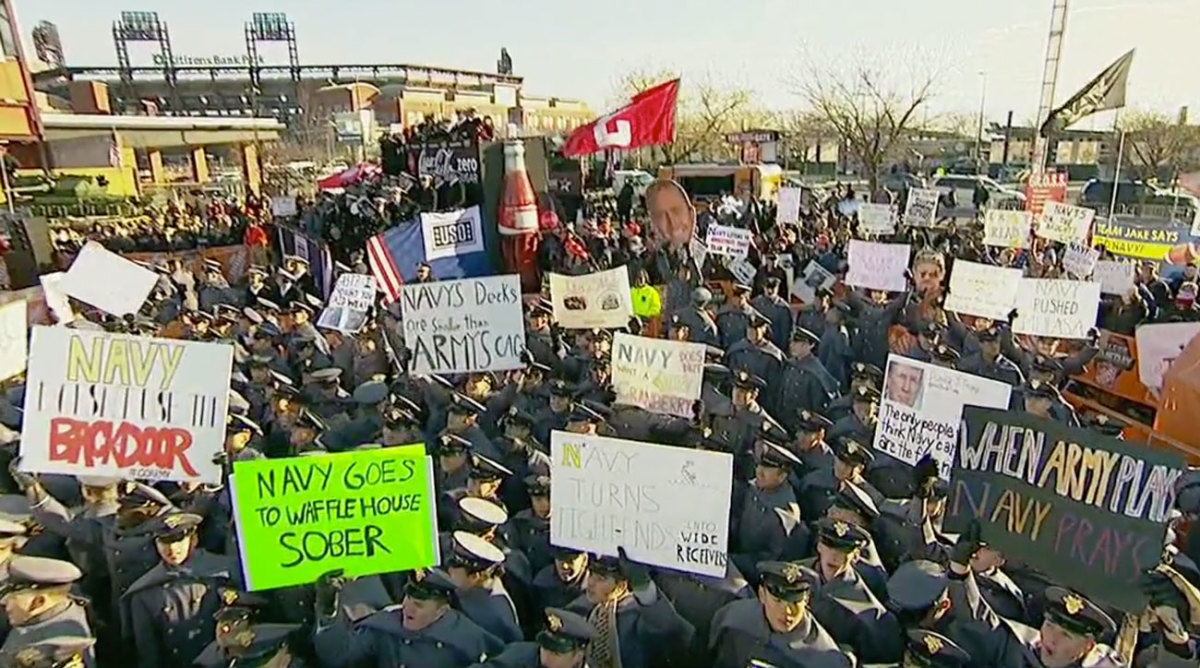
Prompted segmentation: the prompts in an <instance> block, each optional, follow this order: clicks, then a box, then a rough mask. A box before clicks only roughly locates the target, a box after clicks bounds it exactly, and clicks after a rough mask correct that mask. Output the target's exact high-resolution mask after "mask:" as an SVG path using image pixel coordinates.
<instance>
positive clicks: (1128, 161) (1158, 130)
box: [1120, 111, 1200, 180]
mask: <svg viewBox="0 0 1200 668" xmlns="http://www.w3.org/2000/svg"><path fill="white" fill-rule="evenodd" d="M1120 129H1121V130H1122V131H1123V132H1125V155H1124V158H1123V159H1122V161H1121V162H1122V163H1123V168H1125V169H1129V170H1130V171H1132V172H1133V173H1134V174H1136V175H1137V176H1138V178H1140V179H1142V180H1147V179H1150V178H1159V177H1166V178H1168V179H1174V177H1175V175H1176V174H1178V173H1179V172H1181V171H1185V170H1189V169H1192V168H1194V167H1196V166H1198V165H1200V127H1197V126H1194V125H1183V124H1180V123H1177V122H1175V121H1173V120H1171V118H1170V117H1168V116H1167V115H1166V114H1162V113H1159V112H1156V111H1134V112H1127V113H1125V114H1122V116H1121V119H1120Z"/></svg>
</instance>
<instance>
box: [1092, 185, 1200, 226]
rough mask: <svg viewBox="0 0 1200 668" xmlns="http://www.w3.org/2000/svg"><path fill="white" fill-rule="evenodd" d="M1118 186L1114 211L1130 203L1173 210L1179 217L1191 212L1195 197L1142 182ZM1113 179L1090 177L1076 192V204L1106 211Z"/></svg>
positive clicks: (1111, 192) (1126, 206) (1110, 199)
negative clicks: (1077, 195) (1077, 196)
mask: <svg viewBox="0 0 1200 668" xmlns="http://www.w3.org/2000/svg"><path fill="white" fill-rule="evenodd" d="M1116 188H1117V210H1118V211H1121V210H1123V209H1126V210H1127V209H1128V207H1132V206H1150V207H1154V208H1155V209H1159V210H1160V211H1169V210H1176V211H1177V213H1178V215H1179V216H1183V217H1190V216H1192V215H1194V213H1195V211H1196V208H1197V203H1196V198H1195V197H1193V196H1191V195H1189V194H1187V193H1179V192H1171V191H1169V190H1164V189H1162V188H1159V187H1157V186H1155V185H1153V184H1150V183H1145V182H1144V181H1121V182H1120V183H1119V184H1117V186H1116ZM1112 196H1113V182H1112V181H1101V180H1100V179H1092V180H1090V181H1088V182H1087V183H1085V184H1083V190H1081V191H1080V193H1079V204H1080V205H1081V206H1090V207H1095V208H1101V209H1104V210H1106V211H1107V210H1108V207H1109V206H1111V205H1112Z"/></svg>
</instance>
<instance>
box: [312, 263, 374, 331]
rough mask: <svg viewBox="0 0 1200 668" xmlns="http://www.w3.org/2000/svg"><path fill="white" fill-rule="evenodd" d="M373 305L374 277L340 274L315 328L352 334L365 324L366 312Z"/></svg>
mask: <svg viewBox="0 0 1200 668" xmlns="http://www.w3.org/2000/svg"><path fill="white" fill-rule="evenodd" d="M374 303H375V277H374V276H370V275H368V274H342V275H341V276H338V280H337V285H335V286H333V294H331V295H329V303H328V304H326V306H325V310H323V311H321V317H320V318H318V319H317V327H322V328H324V329H334V330H337V331H339V332H346V333H347V334H354V333H356V332H358V331H359V330H360V329H362V328H363V325H365V324H367V312H368V311H370V310H371V306H372V305H373V304H374Z"/></svg>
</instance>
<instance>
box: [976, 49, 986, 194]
mask: <svg viewBox="0 0 1200 668" xmlns="http://www.w3.org/2000/svg"><path fill="white" fill-rule="evenodd" d="M979 77H980V79H982V84H981V86H980V90H979V127H978V128H977V130H978V131H977V132H976V134H975V170H976V173H979V174H983V173H984V172H985V170H986V167H984V165H986V164H987V163H985V162H984V158H983V110H984V107H985V106H986V105H987V72H984V71H982V70H981V71H980V72H979Z"/></svg>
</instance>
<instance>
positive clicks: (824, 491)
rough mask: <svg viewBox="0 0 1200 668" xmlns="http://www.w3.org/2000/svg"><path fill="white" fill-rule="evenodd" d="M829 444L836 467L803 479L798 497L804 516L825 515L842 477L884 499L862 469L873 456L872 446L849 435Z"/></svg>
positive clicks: (878, 500) (876, 498) (879, 501)
mask: <svg viewBox="0 0 1200 668" xmlns="http://www.w3.org/2000/svg"><path fill="white" fill-rule="evenodd" d="M830 444H831V447H832V450H833V457H834V461H833V467H832V468H829V469H822V470H817V471H813V472H812V473H809V474H808V475H806V476H805V477H804V478H803V479H802V480H801V481H800V497H799V499H798V500H799V502H800V510H801V511H802V512H803V513H804V517H808V518H814V519H815V518H820V517H824V516H825V511H826V510H828V509H829V506H830V504H832V503H833V497H834V496H835V495H836V494H837V490H838V487H839V486H840V484H841V483H842V482H843V481H845V482H852V483H854V484H855V485H858V486H859V488H861V489H862V490H863V491H864V492H866V493H867V495H868V496H870V497H871V500H872V501H874V502H875V504H876V505H877V506H878V504H880V503H883V501H884V497H883V495H882V494H880V493H879V491H878V490H876V489H875V488H874V487H873V486H872V485H871V483H869V482H867V479H866V478H864V477H863V471H864V470H865V469H866V468H867V467H868V466H869V465H870V463H871V460H873V459H874V455H873V454H872V453H871V450H869V449H868V448H867V447H866V446H864V445H863V444H862V442H860V441H858V440H856V439H854V438H850V437H843V438H839V439H838V440H836V441H831V442H830Z"/></svg>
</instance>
